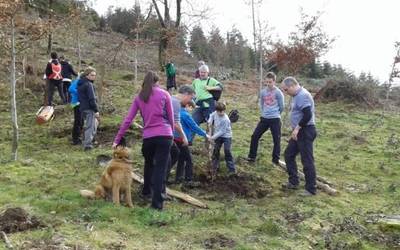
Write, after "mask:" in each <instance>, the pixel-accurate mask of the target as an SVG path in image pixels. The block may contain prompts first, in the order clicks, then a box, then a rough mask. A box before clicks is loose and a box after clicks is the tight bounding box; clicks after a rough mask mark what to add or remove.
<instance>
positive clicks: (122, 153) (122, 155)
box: [113, 146, 129, 159]
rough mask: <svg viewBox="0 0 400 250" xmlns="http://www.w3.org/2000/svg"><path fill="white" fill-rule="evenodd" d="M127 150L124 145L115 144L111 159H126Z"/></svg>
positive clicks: (127, 156)
mask: <svg viewBox="0 0 400 250" xmlns="http://www.w3.org/2000/svg"><path fill="white" fill-rule="evenodd" d="M128 158H129V150H128V148H127V147H124V146H117V147H116V148H115V149H114V152H113V159H128Z"/></svg>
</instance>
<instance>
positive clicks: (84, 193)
mask: <svg viewBox="0 0 400 250" xmlns="http://www.w3.org/2000/svg"><path fill="white" fill-rule="evenodd" d="M79 193H80V194H81V196H82V197H84V198H87V199H94V198H95V195H94V192H93V191H91V190H86V189H82V190H80V191H79Z"/></svg>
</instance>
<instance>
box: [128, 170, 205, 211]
mask: <svg viewBox="0 0 400 250" xmlns="http://www.w3.org/2000/svg"><path fill="white" fill-rule="evenodd" d="M132 179H133V180H135V181H137V182H139V183H141V184H143V178H142V177H141V176H140V175H138V174H136V173H134V172H132ZM166 191H167V194H168V195H171V196H173V197H175V198H178V199H180V200H183V201H185V202H187V203H189V204H192V205H195V206H197V207H200V208H208V206H207V204H205V203H203V202H201V201H199V200H197V199H195V198H193V197H192V196H190V195H187V194H185V193H182V192H179V191H176V190H172V189H169V188H167V190H166Z"/></svg>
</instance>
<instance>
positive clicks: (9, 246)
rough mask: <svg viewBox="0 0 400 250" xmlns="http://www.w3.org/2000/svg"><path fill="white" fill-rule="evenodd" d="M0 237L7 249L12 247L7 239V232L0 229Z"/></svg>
mask: <svg viewBox="0 0 400 250" xmlns="http://www.w3.org/2000/svg"><path fill="white" fill-rule="evenodd" d="M1 237H2V238H3V240H4V243H5V244H6V247H7V248H8V249H14V247H13V245H12V244H11V241H10V240H9V239H8V237H7V234H6V233H5V232H4V231H1Z"/></svg>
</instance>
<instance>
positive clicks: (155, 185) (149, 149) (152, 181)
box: [142, 136, 172, 209]
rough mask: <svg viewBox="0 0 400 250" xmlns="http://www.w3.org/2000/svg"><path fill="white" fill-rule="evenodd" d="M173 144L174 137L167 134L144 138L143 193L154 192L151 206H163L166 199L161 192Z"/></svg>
mask: <svg viewBox="0 0 400 250" xmlns="http://www.w3.org/2000/svg"><path fill="white" fill-rule="evenodd" d="M171 144H172V138H171V137H166V136H156V137H151V138H146V139H143V145H142V154H143V157H144V175H143V177H144V184H143V190H142V194H143V195H148V194H150V193H152V194H153V196H152V201H151V206H152V207H153V208H156V209H162V208H163V202H164V199H163V197H162V195H161V193H162V190H163V186H164V180H165V172H166V171H165V170H166V168H167V164H168V158H169V153H170V148H171Z"/></svg>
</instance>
